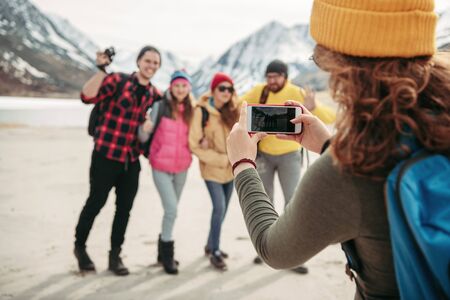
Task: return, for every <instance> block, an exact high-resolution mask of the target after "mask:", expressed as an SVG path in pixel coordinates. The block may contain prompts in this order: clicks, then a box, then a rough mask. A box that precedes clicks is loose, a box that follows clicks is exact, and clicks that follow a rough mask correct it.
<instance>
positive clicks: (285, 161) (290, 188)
mask: <svg viewBox="0 0 450 300" xmlns="http://www.w3.org/2000/svg"><path fill="white" fill-rule="evenodd" d="M241 99H242V100H243V101H247V102H248V103H261V104H284V102H285V101H287V100H294V101H298V102H300V103H303V105H305V107H306V108H307V109H308V110H309V111H311V112H312V113H313V114H314V115H316V116H317V117H318V118H319V119H321V120H322V121H324V122H325V123H332V122H334V120H335V117H336V114H335V112H334V111H333V110H331V109H330V108H328V107H326V106H323V105H321V104H319V103H317V101H316V99H315V95H314V93H313V92H312V91H310V90H307V91H305V90H303V89H302V88H300V87H298V86H296V85H293V84H292V83H291V82H290V81H289V80H288V66H287V65H286V64H285V63H284V62H282V61H281V60H274V61H272V62H271V63H269V65H267V69H266V84H258V85H256V86H255V87H254V88H253V89H251V90H250V91H248V92H247V93H246V94H245V95H243V96H242V97H241ZM300 149H301V145H300V144H298V143H297V142H294V141H286V140H281V139H278V138H277V137H276V136H275V135H269V136H267V137H266V138H264V139H263V140H261V141H260V142H259V145H258V156H257V158H256V164H257V170H258V173H259V176H260V177H261V180H262V181H263V184H264V189H265V190H266V193H267V195H268V196H269V198H270V199H271V201H272V203H273V183H274V176H275V172H278V177H279V179H280V184H281V189H282V190H283V195H284V204H285V206H286V205H287V203H288V202H289V200H290V199H291V197H292V196H293V194H294V191H295V187H296V186H297V183H298V182H299V181H300V169H301V155H300ZM254 263H256V264H260V263H262V260H261V258H260V257H258V256H257V257H256V258H255V259H254ZM294 271H296V272H298V273H302V274H306V273H308V269H307V268H306V267H305V266H299V267H298V268H296V269H294Z"/></svg>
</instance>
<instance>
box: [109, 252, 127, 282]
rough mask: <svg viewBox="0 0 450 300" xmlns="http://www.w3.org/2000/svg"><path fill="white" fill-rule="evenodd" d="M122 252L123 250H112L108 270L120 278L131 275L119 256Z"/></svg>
mask: <svg viewBox="0 0 450 300" xmlns="http://www.w3.org/2000/svg"><path fill="white" fill-rule="evenodd" d="M121 250H122V249H121V248H112V249H111V251H109V264H108V270H110V271H111V272H113V273H114V274H116V275H118V276H126V275H128V274H130V272H129V271H128V268H127V267H125V266H124V264H123V262H122V259H121V258H120V256H119V254H120V251H121Z"/></svg>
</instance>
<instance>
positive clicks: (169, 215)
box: [152, 169, 187, 242]
mask: <svg viewBox="0 0 450 300" xmlns="http://www.w3.org/2000/svg"><path fill="white" fill-rule="evenodd" d="M152 173H153V181H154V182H155V186H156V188H157V189H158V192H159V196H160V197H161V203H162V206H163V208H164V216H163V220H162V230H161V240H162V241H164V242H169V241H172V231H173V225H174V224H175V219H176V218H177V206H178V202H179V201H180V197H181V192H182V191H183V187H184V183H185V182H186V175H187V171H184V172H180V173H166V172H162V171H158V170H155V169H152Z"/></svg>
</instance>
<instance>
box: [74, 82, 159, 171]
mask: <svg viewBox="0 0 450 300" xmlns="http://www.w3.org/2000/svg"><path fill="white" fill-rule="evenodd" d="M122 80H126V81H124V83H122V85H123V88H122V91H117V89H118V86H119V84H120V82H121V81H122ZM138 85H139V82H138V79H137V77H136V74H135V73H133V74H131V75H127V74H123V73H111V74H108V75H107V76H106V77H105V79H104V80H103V83H102V85H101V87H100V89H99V91H98V94H97V96H95V97H93V98H88V97H86V96H85V95H84V94H83V93H81V101H83V102H84V103H97V102H100V117H99V120H98V122H97V126H96V129H95V135H94V141H95V150H96V151H98V152H99V153H101V154H103V155H104V156H105V157H106V158H108V159H112V160H115V161H119V162H126V161H127V160H128V159H130V160H131V161H132V162H133V161H136V160H137V159H138V158H139V154H140V153H141V145H140V144H139V141H138V138H137V129H138V127H139V125H140V124H142V123H143V122H144V120H145V113H146V111H147V109H148V108H149V107H151V106H152V104H153V101H155V99H157V98H160V97H161V94H160V92H159V91H158V90H157V89H156V88H155V87H153V86H152V85H151V83H149V84H148V85H147V88H146V91H145V93H144V94H143V95H142V98H141V99H137V96H136V94H135V92H136V89H137V87H138Z"/></svg>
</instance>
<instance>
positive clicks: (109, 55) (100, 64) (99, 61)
mask: <svg viewBox="0 0 450 300" xmlns="http://www.w3.org/2000/svg"><path fill="white" fill-rule="evenodd" d="M114 55H116V52H115V50H114V47H109V48H107V49H105V51H103V52H101V51H99V52H97V57H96V59H95V63H96V65H97V68H98V69H99V70H100V71H103V72H105V73H106V67H107V66H109V65H110V64H111V63H112V61H113V57H114Z"/></svg>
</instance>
